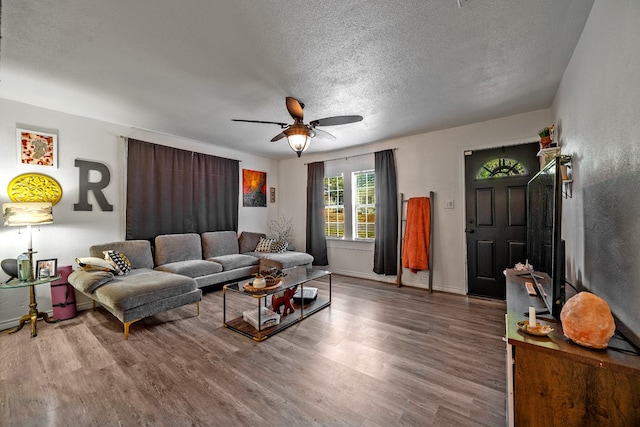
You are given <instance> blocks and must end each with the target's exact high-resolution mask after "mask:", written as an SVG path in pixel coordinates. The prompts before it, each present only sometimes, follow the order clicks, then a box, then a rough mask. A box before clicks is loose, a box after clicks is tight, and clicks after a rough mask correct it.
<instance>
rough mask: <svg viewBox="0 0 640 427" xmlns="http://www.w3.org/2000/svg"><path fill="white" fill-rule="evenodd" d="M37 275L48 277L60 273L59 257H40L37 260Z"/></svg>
mask: <svg viewBox="0 0 640 427" xmlns="http://www.w3.org/2000/svg"><path fill="white" fill-rule="evenodd" d="M36 275H37V276H36V277H38V279H46V278H49V277H56V276H57V275H58V259H57V258H52V259H40V260H38V261H37V262H36Z"/></svg>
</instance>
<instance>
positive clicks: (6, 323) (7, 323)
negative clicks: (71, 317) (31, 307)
mask: <svg viewBox="0 0 640 427" xmlns="http://www.w3.org/2000/svg"><path fill="white" fill-rule="evenodd" d="M98 305H99V304H98ZM92 308H93V302H91V301H88V302H84V303H82V304H76V309H77V310H78V311H83V310H90V309H92ZM45 313H47V314H48V315H49V317H53V310H49V311H45ZM25 314H27V313H25ZM20 317H22V316H20ZM20 317H16V318H14V319H6V320H3V321H2V322H0V331H4V330H6V329H11V328H15V327H16V326H18V323H20ZM27 326H28V325H24V326H23V328H26V327H27Z"/></svg>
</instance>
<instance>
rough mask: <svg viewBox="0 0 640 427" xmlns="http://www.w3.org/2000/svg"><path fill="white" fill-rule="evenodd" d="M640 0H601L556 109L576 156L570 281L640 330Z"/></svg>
mask: <svg viewBox="0 0 640 427" xmlns="http://www.w3.org/2000/svg"><path fill="white" fill-rule="evenodd" d="M639 22H640V2H638V1H637V0H619V1H613V2H612V1H606V0H596V1H595V3H594V5H593V8H592V10H591V14H590V15H589V19H588V20H587V23H586V25H585V28H584V30H583V33H582V36H581V38H580V41H579V42H578V45H577V46H576V49H575V51H574V53H573V56H572V58H571V61H570V63H569V65H568V67H567V69H566V71H565V74H564V76H563V78H562V82H561V84H560V87H559V89H558V92H557V94H556V99H555V101H554V105H553V108H552V116H553V117H554V120H555V121H556V122H557V123H558V131H559V133H558V136H559V138H560V142H561V144H562V151H563V153H565V154H571V155H572V156H573V160H574V161H573V168H572V169H573V181H574V182H573V198H571V199H566V200H564V203H563V210H564V211H563V224H562V229H563V238H564V239H565V241H566V256H567V276H568V279H569V281H570V282H572V283H575V284H576V285H578V286H584V287H586V288H587V289H589V290H591V291H592V292H594V293H596V294H598V295H600V296H602V297H603V298H605V300H607V302H608V303H609V305H610V306H611V309H612V311H613V312H614V314H617V315H618V316H620V317H621V318H622V320H623V321H624V322H625V323H626V324H627V325H629V326H631V325H634V328H635V332H636V334H640V330H639V329H638V327H639V326H638V325H640V314H639V313H640V310H638V307H639V306H640V285H639V284H638V283H639V280H640V262H638V259H637V258H638V253H639V252H640V222H639V221H638V220H637V212H638V210H639V209H640V195H639V194H640V144H639V143H638V142H639V139H640V137H639V135H640V97H639V95H638V88H639V87H640V48H639V46H640V25H639V24H638V23H639Z"/></svg>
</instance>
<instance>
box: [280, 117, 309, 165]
mask: <svg viewBox="0 0 640 427" xmlns="http://www.w3.org/2000/svg"><path fill="white" fill-rule="evenodd" d="M284 134H285V135H286V136H287V142H288V143H289V147H291V149H292V150H293V151H295V153H296V154H297V155H298V157H300V155H301V154H302V152H303V151H305V150H306V149H307V148H309V142H310V141H311V137H310V135H309V129H308V128H307V127H306V126H304V125H299V126H296V125H295V124H294V125H292V126H291V127H290V128H289V129H287V130H285V131H284Z"/></svg>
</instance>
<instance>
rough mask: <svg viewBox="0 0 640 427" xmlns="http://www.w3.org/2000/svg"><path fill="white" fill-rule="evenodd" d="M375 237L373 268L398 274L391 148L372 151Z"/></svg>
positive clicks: (393, 159) (396, 213) (396, 198)
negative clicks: (373, 158)
mask: <svg viewBox="0 0 640 427" xmlns="http://www.w3.org/2000/svg"><path fill="white" fill-rule="evenodd" d="M375 173H376V181H375V190H374V191H375V198H376V226H375V230H376V238H375V245H374V252H373V271H374V273H377V274H385V275H393V274H398V189H397V184H396V161H395V157H394V155H393V150H384V151H378V152H376V153H375Z"/></svg>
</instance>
